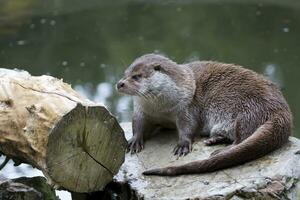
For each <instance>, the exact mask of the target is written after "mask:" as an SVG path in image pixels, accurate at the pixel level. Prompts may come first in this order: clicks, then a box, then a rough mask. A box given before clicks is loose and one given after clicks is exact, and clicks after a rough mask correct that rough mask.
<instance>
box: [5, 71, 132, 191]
mask: <svg viewBox="0 0 300 200" xmlns="http://www.w3.org/2000/svg"><path fill="white" fill-rule="evenodd" d="M126 146H127V141H126V139H125V137H124V132H123V130H122V128H121V127H120V126H119V124H118V122H117V120H116V119H115V118H114V117H113V116H112V115H111V114H110V113H109V112H108V111H107V110H106V108H105V107H104V106H102V105H99V104H96V103H94V102H92V101H89V100H88V99H85V98H83V97H82V96H80V95H79V94H78V93H76V92H75V91H74V90H73V89H72V88H71V87H70V86H69V85H68V84H66V83H64V82H63V81H62V80H58V79H56V78H53V77H51V76H45V75H44V76H31V75H30V74H29V73H27V72H25V71H16V70H8V69H0V153H3V154H5V155H6V156H8V157H10V158H12V159H14V160H18V161H21V162H24V163H29V164H31V165H32V166H34V167H36V168H38V169H40V170H41V171H42V172H43V173H44V174H45V176H46V177H47V179H48V182H49V183H50V184H51V185H54V186H56V187H63V188H65V189H68V190H70V191H74V192H92V191H98V190H101V189H102V188H103V187H104V186H105V185H106V184H107V183H108V182H110V181H111V180H112V177H113V176H114V174H116V173H117V172H118V170H119V168H120V166H121V164H122V163H123V162H124V157H125V151H126Z"/></svg>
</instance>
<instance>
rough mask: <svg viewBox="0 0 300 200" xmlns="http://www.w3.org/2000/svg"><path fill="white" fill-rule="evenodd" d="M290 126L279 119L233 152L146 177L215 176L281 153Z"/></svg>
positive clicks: (219, 154)
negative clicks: (234, 167)
mask: <svg viewBox="0 0 300 200" xmlns="http://www.w3.org/2000/svg"><path fill="white" fill-rule="evenodd" d="M290 129H291V125H290V122H289V120H288V121H287V120H285V119H284V118H283V117H277V118H274V119H273V120H269V121H267V122H265V123H264V124H263V125H261V126H260V127H259V128H258V129H257V130H256V131H255V132H254V133H253V134H252V135H251V136H250V137H248V138H247V139H245V140H244V141H242V142H241V143H239V144H237V145H234V146H233V147H231V148H230V149H227V150H224V151H222V152H220V153H218V154H216V155H214V156H211V157H210V158H208V159H205V160H200V161H195V162H191V163H187V164H184V165H180V166H175V167H166V168H158V169H152V170H148V171H145V172H143V174H144V175H158V176H176V175H181V174H197V173H205V172H213V171H216V170H220V169H225V168H229V167H233V166H236V165H241V164H244V163H246V162H248V161H251V160H254V159H256V158H259V157H262V156H264V155H266V154H267V153H269V152H271V151H274V150H275V149H278V148H279V147H280V146H282V145H283V144H284V143H285V142H287V140H288V137H289V135H290V131H291V130H290Z"/></svg>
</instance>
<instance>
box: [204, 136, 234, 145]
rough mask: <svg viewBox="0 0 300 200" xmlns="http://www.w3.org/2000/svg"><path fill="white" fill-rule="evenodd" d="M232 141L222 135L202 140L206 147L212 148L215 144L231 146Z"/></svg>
mask: <svg viewBox="0 0 300 200" xmlns="http://www.w3.org/2000/svg"><path fill="white" fill-rule="evenodd" d="M231 143H232V140H230V139H229V138H227V137H226V136H224V134H221V135H214V136H212V137H210V138H209V139H207V140H204V144H205V145H207V146H212V145H216V144H231Z"/></svg>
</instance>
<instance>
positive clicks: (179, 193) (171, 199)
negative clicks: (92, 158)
mask: <svg viewBox="0 0 300 200" xmlns="http://www.w3.org/2000/svg"><path fill="white" fill-rule="evenodd" d="M121 126H122V127H123V129H124V130H125V134H126V138H127V139H129V138H131V136H132V130H131V123H123V124H121ZM176 142H177V136H176V133H174V132H170V131H168V132H167V131H165V132H163V133H159V135H156V136H154V137H152V138H151V139H150V140H148V141H146V143H145V149H144V150H143V151H142V152H140V153H139V154H135V155H130V154H126V158H125V163H124V164H123V165H122V167H121V169H120V171H119V173H118V174H117V175H116V176H115V181H116V182H118V183H124V184H129V188H130V191H129V193H131V194H132V195H131V199H159V200H164V199H165V200H182V199H231V200H233V199H234V200H238V199H239V200H240V199H295V200H296V199H300V183H299V178H300V167H299V166H300V154H299V153H298V152H299V150H300V140H298V139H296V138H294V137H290V139H289V142H288V143H287V144H286V145H285V146H283V147H282V148H280V149H278V150H277V151H275V152H273V153H271V154H268V155H267V156H264V157H262V158H260V159H257V160H254V161H252V162H249V163H246V164H244V165H241V166H237V167H233V168H229V169H226V170H220V171H217V172H213V173H205V174H197V175H183V176H177V177H159V176H143V175H142V172H143V171H145V170H147V169H151V168H157V167H165V166H175V165H180V164H184V163H188V162H191V161H195V160H200V159H204V158H207V157H209V155H210V154H211V153H212V152H213V151H215V150H216V149H220V148H223V147H224V146H223V145H218V146H213V147H211V146H210V147H208V146H205V145H204V143H203V139H202V138H198V139H196V141H195V143H194V145H193V151H192V152H191V153H190V154H188V155H187V156H185V157H181V158H179V159H176V157H175V156H174V155H173V154H172V150H173V148H174V146H175V145H176Z"/></svg>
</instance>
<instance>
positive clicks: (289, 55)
mask: <svg viewBox="0 0 300 200" xmlns="http://www.w3.org/2000/svg"><path fill="white" fill-rule="evenodd" d="M109 2H111V1H96V0H93V1H92V0H89V1H80V0H65V1H61V0H55V1H38V0H2V1H0V67H6V68H19V69H24V70H27V71H29V72H30V73H32V74H34V75H41V74H49V75H52V76H55V77H58V78H63V79H64V81H66V82H68V83H71V84H72V86H73V87H74V88H75V89H76V90H77V91H79V92H80V93H82V94H84V95H86V96H87V97H88V98H90V99H92V100H94V101H97V102H103V103H104V104H105V105H106V106H107V107H108V108H109V109H110V110H111V112H112V113H114V114H115V115H116V116H117V117H118V119H119V120H120V121H129V120H130V116H131V112H132V102H131V99H130V97H127V96H122V95H119V94H117V93H116V91H115V89H114V84H115V83H116V81H117V80H118V79H119V78H120V77H121V76H122V73H123V71H124V70H125V68H126V67H127V66H128V65H129V64H130V63H131V62H132V61H133V59H134V58H136V57H137V56H140V55H142V54H145V53H149V52H159V53H162V54H165V55H167V56H169V57H171V58H172V59H174V60H175V61H177V62H187V61H190V60H196V59H200V60H218V61H222V62H230V63H237V64H240V65H243V66H245V67H248V68H250V69H253V70H255V71H257V72H259V73H263V74H265V75H266V76H268V77H269V78H270V79H271V80H273V81H275V82H276V83H278V84H279V85H280V86H281V88H282V90H283V92H284V95H285V97H286V98H287V100H288V102H289V104H290V106H291V109H292V111H293V113H294V118H295V119H294V123H295V128H294V135H295V136H297V137H300V125H299V124H300V104H299V103H298V102H300V93H299V88H298V87H299V84H300V77H299V75H300V68H299V67H300V54H299V52H300V4H299V3H298V2H297V1H284V2H282V1H275V0H274V1H272V0H267V1H253V0H252V1H247V3H242V2H244V1H234V0H232V1H225V0H224V1H217V0H214V1H192V0H189V1H164V3H160V2H159V1H113V2H114V3H109ZM146 2H148V3H146ZM183 2H184V3H183ZM261 2H263V3H261Z"/></svg>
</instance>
